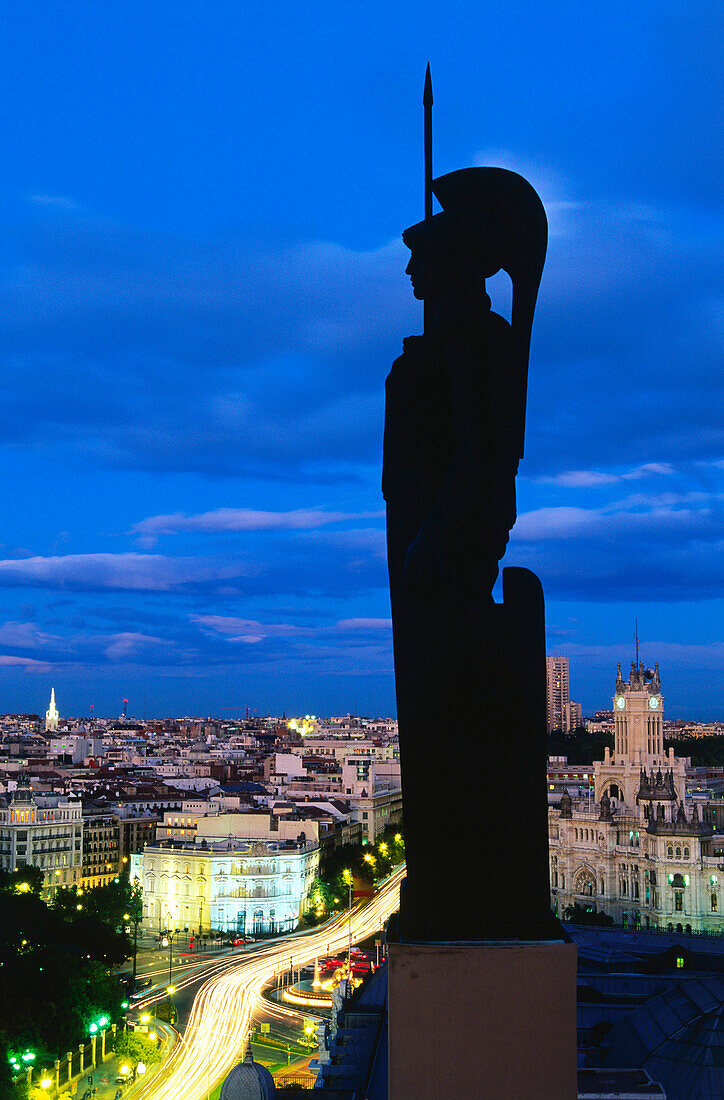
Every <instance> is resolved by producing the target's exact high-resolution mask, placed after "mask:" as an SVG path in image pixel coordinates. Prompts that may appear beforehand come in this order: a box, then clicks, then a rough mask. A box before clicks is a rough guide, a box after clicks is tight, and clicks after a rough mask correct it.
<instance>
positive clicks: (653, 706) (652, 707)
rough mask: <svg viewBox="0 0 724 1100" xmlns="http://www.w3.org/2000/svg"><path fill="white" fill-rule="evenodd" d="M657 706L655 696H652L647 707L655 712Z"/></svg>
mask: <svg viewBox="0 0 724 1100" xmlns="http://www.w3.org/2000/svg"><path fill="white" fill-rule="evenodd" d="M658 705H659V700H658V699H657V698H656V696H655V695H652V696H651V698H650V699H649V706H650V707H651V709H652V710H656V708H657V707H658Z"/></svg>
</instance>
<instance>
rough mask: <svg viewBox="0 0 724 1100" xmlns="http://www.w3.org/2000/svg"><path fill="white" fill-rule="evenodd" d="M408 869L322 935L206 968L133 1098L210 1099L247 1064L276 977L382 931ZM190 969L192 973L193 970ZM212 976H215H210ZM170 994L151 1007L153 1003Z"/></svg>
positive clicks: (292, 939) (287, 940) (278, 943)
mask: <svg viewBox="0 0 724 1100" xmlns="http://www.w3.org/2000/svg"><path fill="white" fill-rule="evenodd" d="M403 876H404V865H402V866H400V867H398V868H397V869H396V870H395V871H394V872H393V873H392V874H391V875H390V877H389V878H388V880H387V881H386V882H385V883H384V885H383V886H382V887H381V888H380V890H379V891H378V893H377V894H375V896H374V897H373V899H372V900H371V901H370V902H368V903H367V904H366V905H364V906H360V905H357V906H355V907H354V908H353V910H352V914H351V922H350V917H349V914H348V913H347V912H344V913H340V914H339V916H338V917H336V918H335V919H334V920H333V921H332V922H330V923H328V924H326V925H324V926H323V927H322V928H321V929H319V930H317V929H312V930H310V931H308V932H301V933H299V932H298V933H294V934H292V935H290V936H285V937H283V938H280V939H277V940H272V941H266V942H265V943H260V944H257V945H255V946H254V947H253V948H251V949H249V948H247V949H246V950H245V952H244V954H243V955H242V956H236V957H229V956H228V955H227V956H225V957H224V958H222V959H219V960H218V962H216V963H213V964H212V965H211V966H210V967H209V966H208V965H207V967H206V968H205V974H204V976H205V977H206V980H205V981H204V983H203V985H202V986H201V988H200V989H199V990H198V992H197V993H196V996H195V997H194V1000H193V1004H192V1005H191V1009H190V1011H189V1015H188V1022H187V1024H186V1027H185V1029H184V1030H183V1034H182V1035H181V1039H180V1042H179V1043H177V1044H176V1047H175V1049H174V1051H173V1052H172V1053H171V1055H170V1056H169V1058H168V1060H167V1061H166V1062H165V1063H164V1065H163V1067H162V1071H161V1072H160V1073H158V1074H157V1076H156V1078H155V1079H154V1080H153V1081H149V1082H147V1083H144V1084H143V1086H142V1087H141V1089H140V1090H139V1091H138V1092H137V1093H134V1100H135V1098H136V1097H137V1098H138V1100H178V1097H180V1096H183V1098H184V1100H206V1097H207V1096H208V1095H209V1094H210V1092H211V1091H212V1090H213V1088H214V1086H215V1085H216V1084H217V1083H218V1082H219V1081H220V1080H221V1079H222V1078H224V1077H225V1076H226V1075H227V1073H228V1072H229V1070H230V1069H231V1068H232V1066H234V1065H235V1064H236V1063H237V1061H238V1060H239V1059H240V1057H241V1054H242V1051H243V1049H244V1042H245V1039H246V1036H247V1034H248V1032H249V1028H250V1025H251V1021H252V1018H253V1016H254V1013H255V1012H256V1011H258V1010H260V1009H262V1007H263V1010H264V1011H265V1012H268V1011H269V1007H270V1006H269V1004H268V1003H267V1002H266V1001H264V1000H263V996H262V991H263V989H264V987H265V986H266V985H267V983H268V982H270V981H271V980H272V979H273V978H274V977H275V976H276V975H279V974H281V973H283V972H284V971H286V970H288V969H289V965H290V959H293V960H294V966H295V968H296V967H297V966H304V965H306V964H307V963H309V962H312V961H313V960H314V959H315V958H316V957H318V956H322V955H324V954H326V953H327V952H328V950H329V951H331V952H341V951H344V950H345V948H346V946H347V943H348V937H349V925H350V923H351V933H352V943H356V942H358V941H360V940H363V939H366V938H367V937H368V936H370V935H372V934H373V933H374V932H376V931H377V930H378V929H380V928H381V927H382V926H383V925H384V923H385V922H386V920H387V919H388V917H389V916H390V915H391V914H392V913H394V912H395V910H396V909H397V908H398V905H399V887H400V881H401V879H402V877H403ZM189 969H190V968H189ZM209 972H211V974H210V976H209ZM198 980H199V975H198V974H191V973H183V974H181V973H180V974H179V977H178V978H175V983H174V984H176V985H177V989H181V988H183V987H185V986H186V987H187V986H188V985H189V984H191V983H193V982H198ZM162 996H165V994H162V995H161V994H157V995H155V996H153V997H151V998H149V999H148V1001H147V1002H146V1001H144V1003H145V1004H149V1005H150V1004H151V1003H153V1001H154V1000H159V999H161V998H162ZM273 1011H274V1012H275V1013H279V1014H281V1015H287V1016H290V1015H291V1016H297V1017H298V1016H299V1013H298V1012H295V1011H294V1010H293V1009H286V1008H285V1007H283V1006H281V1005H275V1006H274V1008H273Z"/></svg>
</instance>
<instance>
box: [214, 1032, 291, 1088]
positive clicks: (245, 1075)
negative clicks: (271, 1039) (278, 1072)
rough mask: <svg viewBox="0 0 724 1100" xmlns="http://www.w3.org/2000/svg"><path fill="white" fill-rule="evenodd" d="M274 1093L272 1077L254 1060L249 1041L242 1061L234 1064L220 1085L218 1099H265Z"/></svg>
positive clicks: (264, 1067)
mask: <svg viewBox="0 0 724 1100" xmlns="http://www.w3.org/2000/svg"><path fill="white" fill-rule="evenodd" d="M276 1094H277V1090H276V1088H275V1086H274V1078H273V1077H272V1075H271V1073H270V1072H269V1070H268V1069H267V1068H266V1066H260V1065H259V1063H258V1062H255V1061H254V1057H253V1055H252V1053H251V1043H250V1044H249V1049H248V1050H247V1052H246V1056H245V1058H244V1061H243V1062H239V1064H238V1066H234V1068H233V1069H232V1071H231V1073H229V1075H228V1076H227V1078H226V1080H225V1081H224V1083H223V1085H222V1086H221V1093H220V1094H219V1100H267V1098H268V1097H273V1096H276Z"/></svg>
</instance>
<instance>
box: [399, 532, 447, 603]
mask: <svg viewBox="0 0 724 1100" xmlns="http://www.w3.org/2000/svg"><path fill="white" fill-rule="evenodd" d="M446 565H447V556H446V554H445V543H444V540H443V539H442V538H440V536H439V534H437V533H436V532H434V531H431V530H430V529H429V528H426V527H421V528H420V530H419V531H418V533H417V535H416V537H415V538H414V539H413V541H412V542H411V543H410V545H409V546H408V548H407V554H406V556H405V564H404V565H403V567H402V576H403V578H404V581H405V583H406V584H407V585H408V587H410V588H413V589H421V588H433V587H435V586H437V585H439V584H441V583H442V581H443V580H444V578H445V574H446Z"/></svg>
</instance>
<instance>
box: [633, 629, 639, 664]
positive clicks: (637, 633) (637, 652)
mask: <svg viewBox="0 0 724 1100" xmlns="http://www.w3.org/2000/svg"><path fill="white" fill-rule="evenodd" d="M634 638H635V641H636V671H637V672H638V670H639V621H638V619H634Z"/></svg>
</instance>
